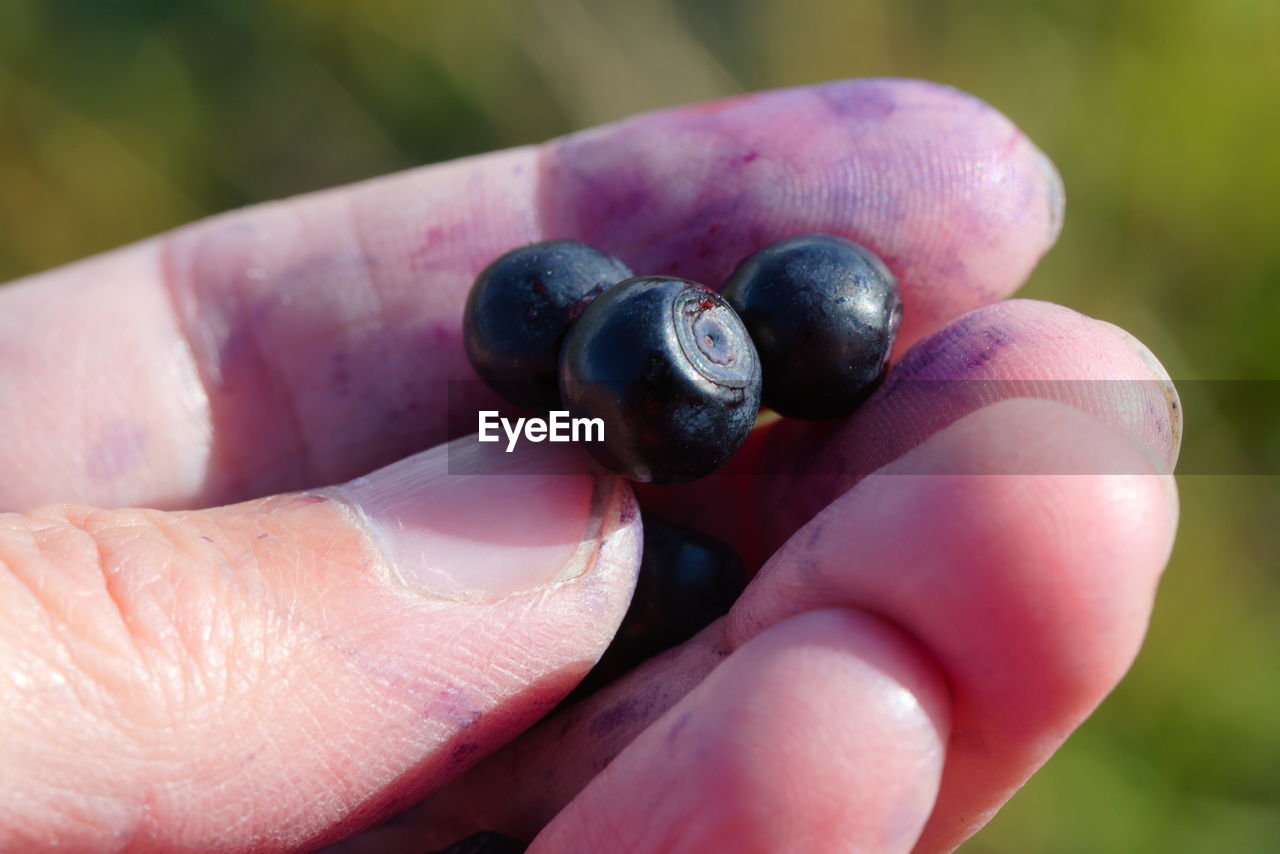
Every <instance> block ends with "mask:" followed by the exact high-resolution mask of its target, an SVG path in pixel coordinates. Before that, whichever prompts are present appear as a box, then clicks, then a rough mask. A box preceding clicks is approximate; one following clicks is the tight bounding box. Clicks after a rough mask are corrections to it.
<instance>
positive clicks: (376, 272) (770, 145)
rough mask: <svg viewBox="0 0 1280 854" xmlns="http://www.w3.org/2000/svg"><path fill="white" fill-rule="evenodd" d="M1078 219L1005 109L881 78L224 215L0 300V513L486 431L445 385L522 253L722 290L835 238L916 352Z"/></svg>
mask: <svg viewBox="0 0 1280 854" xmlns="http://www.w3.org/2000/svg"><path fill="white" fill-rule="evenodd" d="M1061 210H1062V193H1061V188H1060V184H1059V182H1058V179H1057V176H1056V173H1054V171H1053V169H1052V167H1051V166H1049V165H1048V161H1047V160H1046V159H1045V158H1044V156H1043V155H1042V154H1041V153H1040V152H1039V151H1038V150H1037V149H1036V148H1035V147H1034V146H1033V145H1032V144H1031V143H1030V142H1029V141H1028V140H1027V138H1026V137H1025V136H1024V135H1023V134H1022V133H1021V132H1020V131H1018V129H1017V128H1015V127H1014V126H1013V125H1012V124H1011V123H1010V122H1009V121H1008V119H1006V118H1005V117H1004V116H1002V115H1001V114H1000V113H998V112H996V111H995V110H994V109H992V108H991V107H989V106H987V105H986V104H984V103H982V102H981V101H978V100H977V99H974V98H972V97H971V96H968V95H965V94H963V93H960V92H957V91H955V90H952V89H949V88H947V87H942V86H938V85H934V84H929V83H923V82H919V81H908V80H866V81H851V82H839V83H830V84H824V85H820V86H814V87H806V88H800V89H790V90H780V91H775V92H768V93H762V94H754V95H748V96H742V97H738V98H733V99H729V100H726V101H718V102H713V103H709V104H702V105H695V106H689V107H681V108H676V109H673V110H668V111H663V112H658V113H652V114H648V115H644V116H639V117H636V118H633V119H629V120H626V121H623V122H620V123H617V124H613V125H609V126H606V127H603V128H599V129H595V130H591V131H586V132H583V133H580V134H576V135H573V136H569V137H566V138H563V139H560V140H556V141H553V142H550V143H547V144H546V145H543V146H538V147H528V148H520V149H513V150H510V151H505V152H500V153H497V154H493V155H487V156H483V157H478V158H471V159H466V160H461V161H456V162H453V163H447V164H443V165H440V166H435V167H429V168H424V169H419V170H413V171H410V172H407V173H403V174H400V175H395V176H391V177H387V178H382V179H377V180H374V181H370V182H366V183H363V184H358V185H355V186H352V187H347V188H342V189H338V190H332V191H328V192H324V193H320V194H315V195H311V196H305V197H301V198H298V199H293V200H289V201H285V202H277V203H270V204H266V205H261V206H258V207H255V208H251V209H247V210H244V211H238V212H234V213H231V214H227V215H224V216H221V217H217V218H214V219H212V220H208V221H205V222H202V223H199V224H196V225H194V226H190V227H188V228H185V229H181V230H179V231H177V232H174V233H172V234H170V235H166V236H162V237H159V238H156V239H153V240H151V241H147V242H144V243H141V244H137V245H135V246H132V247H129V248H126V249H124V250H120V251H118V252H115V253H111V254H108V255H105V256H102V257H99V258H96V259H91V260H89V261H86V262H82V263H80V264H77V265H73V266H71V267H68V268H64V269H62V270H58V271H54V272H52V273H47V274H43V275H40V276H36V277H33V278H31V279H29V280H26V281H25V282H23V283H20V284H18V285H17V286H16V287H10V288H7V289H5V290H4V291H2V292H0V436H4V437H6V439H5V451H4V453H2V454H0V508H4V509H14V508H24V507H29V506H33V505H35V504H38V503H42V502H46V501H63V500H75V501H81V502H87V503H95V504H101V505H108V506H111V505H123V504H144V505H150V506H159V507H173V506H198V505H207V504H213V503H220V502H226V501H232V500H238V499H242V498H246V497H252V496H256V495H261V494H266V493H269V492H275V491H281V490H287V489H297V488H304V487H307V486H313V485H317V484H321V483H329V482H334V481H337V480H340V479H342V478H346V477H349V476H352V475H355V474H358V473H361V472H364V471H367V470H369V469H371V468H373V467H375V466H378V465H381V464H383V463H386V462H388V461H390V460H393V459H396V458H399V457H401V456H404V455H405V454H408V453H410V452H412V451H415V450H418V449H421V448H423V447H427V446H429V445H433V444H436V443H439V442H441V441H444V440H445V439H447V438H449V437H450V436H452V435H459V434H462V433H467V432H472V431H473V430H474V429H475V425H474V423H473V422H471V421H470V420H465V419H455V423H451V422H450V418H449V407H448V406H447V403H446V401H447V398H448V394H447V384H448V382H449V381H450V380H466V379H474V374H473V372H472V371H471V368H470V366H469V365H468V364H467V361H466V357H465V354H464V352H463V349H462V346H461V318H462V306H463V300H464V299H465V296H466V292H467V289H468V287H469V286H470V283H471V280H472V278H473V277H474V276H475V274H476V273H477V272H478V271H479V270H480V269H481V268H482V267H483V266H484V265H485V264H486V263H488V261H489V260H491V259H492V258H494V257H496V256H497V255H499V254H501V253H502V252H504V251H506V250H508V249H510V248H512V247H514V246H517V245H520V244H523V243H528V242H532V241H536V240H541V239H548V238H559V237H572V238H577V239H581V240H585V241H587V242H590V243H593V244H595V245H598V246H600V247H601V248H603V249H606V250H608V251H611V252H614V253H615V254H617V255H619V257H621V258H622V259H623V260H624V261H625V262H627V263H628V265H630V266H631V267H632V269H634V270H636V271H637V272H638V273H660V274H672V275H678V276H682V277H685V278H691V279H694V280H698V281H703V282H707V283H709V284H713V285H718V284H719V283H720V281H721V280H722V279H723V278H724V276H725V275H727V273H728V272H729V271H730V270H731V269H732V267H733V265H734V264H735V263H736V262H737V260H738V259H740V258H741V257H742V256H743V255H745V254H747V253H748V252H750V251H753V250H754V249H755V248H758V247H759V246H761V245H763V244H764V243H767V242H770V241H772V240H776V239H780V238H782V237H785V236H788V235H792V234H797V233H803V232H814V231H820V232H829V233H833V234H839V235H844V236H847V237H850V238H852V239H854V240H856V241H858V242H860V243H863V244H865V245H867V246H869V247H870V248H871V249H872V250H873V251H875V252H877V253H878V254H879V255H881V257H883V258H884V259H885V261H886V263H887V264H888V265H889V267H890V268H891V269H892V270H893V271H894V273H895V274H896V275H897V276H898V278H899V281H900V283H901V285H902V289H903V296H904V303H905V310H904V322H903V329H902V333H901V338H902V341H901V345H902V346H905V345H907V344H909V343H911V342H912V341H913V340H915V339H917V338H919V337H920V336H922V335H924V334H927V333H928V332H930V331H932V330H934V329H937V328H938V327H939V326H941V325H942V324H944V323H946V322H947V321H948V320H950V319H952V318H954V317H956V316H958V315H960V314H962V313H964V312H965V311H968V310H970V309H972V308H974V307H976V306H978V305H982V304H985V303H988V302H992V301H994V300H997V299H1000V298H1002V297H1004V296H1006V295H1008V294H1009V293H1011V292H1012V291H1013V290H1014V289H1015V288H1016V287H1017V286H1018V285H1019V284H1020V283H1021V282H1022V280H1023V279H1024V278H1025V277H1026V275H1027V274H1028V273H1029V271H1030V270H1031V268H1032V267H1033V266H1034V264H1035V262H1036V260H1037V259H1038V258H1039V257H1040V255H1041V254H1043V252H1044V251H1045V250H1046V249H1048V247H1049V246H1050V245H1051V244H1052V242H1053V240H1054V239H1055V238H1056V235H1057V230H1058V227H1059V224H1060V222H1061ZM476 395H477V396H479V397H481V398H483V395H484V393H483V392H476ZM468 403H475V404H486V403H487V404H494V403H495V401H494V400H493V399H492V398H488V399H477V400H471V401H468ZM465 412H466V413H470V417H471V418H474V412H473V408H471V407H468V408H466V409H465ZM459 414H462V413H459Z"/></svg>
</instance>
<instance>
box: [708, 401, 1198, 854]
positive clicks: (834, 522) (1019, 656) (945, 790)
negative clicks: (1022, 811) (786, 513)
mask: <svg viewBox="0 0 1280 854" xmlns="http://www.w3.org/2000/svg"><path fill="white" fill-rule="evenodd" d="M1011 448H1014V449H1017V450H1016V452H1014V453H1013V454H1011V451H1010V449H1011ZM1064 465H1065V466H1067V468H1066V469H1065V470H1069V471H1076V472H1092V473H1094V474H1087V475H1084V474H1042V473H1041V472H1045V471H1061V470H1064V469H1062V468H1059V467H1060V466H1064ZM1020 471H1022V472H1027V473H1026V474H1021V473H1017V472H1020ZM1163 471H1164V469H1163V466H1162V464H1161V463H1160V462H1159V461H1158V460H1155V459H1153V458H1152V457H1151V455H1150V454H1149V453H1148V452H1147V451H1146V449H1144V448H1142V447H1141V446H1139V445H1137V444H1135V443H1133V442H1132V441H1131V440H1129V439H1128V438H1127V437H1125V436H1124V435H1122V434H1121V433H1120V432H1119V431H1117V430H1115V429H1114V428H1113V427H1110V426H1108V425H1106V424H1103V423H1102V422H1100V421H1099V420H1097V419H1095V418H1093V417H1092V416H1090V415H1086V414H1085V413H1082V412H1080V411H1079V410H1077V409H1074V408H1071V407H1067V406H1064V405H1062V404H1058V403H1050V402H1047V401H1033V400H1010V401H1005V402H1002V403H998V404H994V405H992V406H989V407H987V408H985V409H982V410H979V411H978V412H976V413H974V414H972V415H970V416H967V417H965V418H963V419H961V420H960V421H958V422H956V423H955V424H953V425H951V426H950V427H948V428H946V429H945V430H943V431H942V432H940V433H938V434H936V435H935V436H934V437H933V438H932V439H930V440H928V441H927V442H925V443H924V444H923V445H921V446H919V447H918V448H916V449H915V450H914V451H912V452H911V453H909V454H907V455H906V456H904V457H903V458H902V459H900V460H899V461H897V462H896V463H893V464H891V465H890V466H889V467H888V468H887V469H885V470H884V476H880V477H874V478H871V479H868V480H866V481H864V482H863V483H861V484H859V485H858V486H857V487H855V488H854V489H852V490H851V491H849V492H848V493H846V494H845V495H844V496H843V497H842V498H840V499H839V500H837V501H836V502H835V503H834V504H832V505H831V506H830V507H828V508H827V509H826V510H824V511H823V512H822V513H820V514H819V515H818V516H817V517H815V518H814V519H813V521H812V522H810V523H809V524H808V525H806V526H805V527H804V528H802V529H801V530H800V531H799V532H798V533H797V534H796V535H795V536H794V537H793V538H792V539H791V540H790V541H788V544H787V546H785V547H784V548H783V549H782V551H780V552H779V553H778V554H777V555H776V556H775V557H774V558H773V559H772V560H771V561H770V562H769V564H767V565H766V567H765V568H764V570H762V572H761V575H760V576H759V577H758V578H757V581H756V583H755V584H753V585H752V586H751V587H750V588H748V590H747V592H746V593H745V594H744V596H743V598H742V599H740V600H739V601H738V604H737V605H736V606H735V608H734V610H733V611H732V612H730V615H729V618H728V625H727V628H726V635H727V636H728V639H729V641H730V643H731V644H732V643H734V642H735V640H736V639H738V638H745V637H750V636H752V635H754V634H756V633H758V632H759V631H761V630H762V629H763V628H765V627H767V626H769V625H772V624H773V623H774V622H775V621H777V620H783V619H787V618H788V617H789V616H791V615H793V614H797V613H802V612H804V611H806V610H809V609H811V608H817V607H828V606H831V605H842V606H853V607H861V608H866V609H868V610H870V611H872V612H873V613H877V614H881V615H883V616H885V617H886V618H887V619H889V620H891V621H892V622H893V623H894V624H895V625H898V626H901V627H902V628H903V629H904V630H906V631H907V632H908V633H909V634H911V635H912V636H913V637H915V638H918V639H919V640H920V641H921V642H922V643H923V644H924V646H925V647H926V648H927V649H928V650H929V651H930V652H931V653H932V655H933V656H934V657H935V658H936V660H937V661H938V662H939V664H940V665H941V667H942V669H943V671H944V672H945V673H946V675H947V679H948V684H949V685H950V686H951V694H952V702H953V717H952V720H953V728H952V733H951V740H950V743H949V746H948V754H947V766H946V770H945V773H944V776H943V782H942V788H941V791H940V793H939V796H938V804H937V806H936V808H935V810H934V813H933V815H932V816H931V818H930V820H929V823H928V825H927V826H926V828H925V831H924V833H923V835H922V838H921V842H920V844H919V845H918V846H917V848H916V849H915V850H916V851H917V852H919V854H924V852H934V851H939V852H940V851H951V850H952V849H953V848H955V847H956V846H957V845H959V843H960V842H961V841H963V840H964V839H966V838H968V837H969V836H970V835H971V834H972V833H974V832H975V831H976V830H978V829H979V828H980V827H981V826H982V825H983V824H985V823H986V821H987V820H988V819H989V818H990V817H991V816H992V815H993V814H994V813H995V812H996V810H998V809H999V807H1000V806H1001V805H1002V804H1003V803H1004V802H1005V801H1006V800H1007V799H1008V798H1009V797H1010V796H1011V795H1012V794H1013V793H1014V792H1015V791H1016V790H1017V789H1018V788H1019V787H1021V786H1022V784H1023V783H1025V782H1026V780H1027V779H1028V778H1029V777H1030V776H1031V774H1032V773H1034V772H1035V771H1036V770H1037V769H1038V768H1039V767H1040V766H1041V765H1042V764H1043V763H1044V762H1045V761H1046V760H1047V759H1048V758H1049V756H1050V755H1051V754H1052V753H1053V751H1054V750H1056V749H1057V747H1058V746H1059V745H1060V744H1061V743H1062V741H1063V740H1064V739H1065V738H1066V737H1067V735H1069V734H1070V733H1071V731H1072V730H1073V729H1074V728H1075V727H1076V726H1078V725H1079V724H1080V723H1081V722H1082V721H1083V720H1084V719H1085V717H1087V716H1088V714H1089V713H1090V712H1092V711H1093V709H1094V708H1095V707H1096V706H1097V705H1098V703H1099V702H1101V701H1102V699H1103V698H1104V697H1105V696H1106V695H1107V694H1108V693H1109V692H1110V691H1111V689H1112V688H1113V687H1114V686H1115V684H1116V683H1117V682H1118V681H1119V679H1120V677H1121V676H1122V675H1123V674H1124V672H1125V671H1126V670H1127V669H1128V667H1129V665H1130V664H1131V663H1132V661H1133V658H1134V656H1135V655H1136V654H1137V650H1138V647H1139V645H1140V644H1141V641H1142V637H1143V635H1144V634H1145V632H1146V627H1147V621H1148V618H1149V615H1150V610H1151V604H1152V600H1153V598H1154V595H1155V586H1156V582H1157V580H1158V578H1159V576H1160V573H1161V571H1162V570H1163V569H1164V566H1165V563H1166V562H1167V560H1168V557H1169V551H1170V549H1171V547H1172V543H1173V534H1174V528H1175V525H1176V515H1177V510H1176V506H1177V505H1176V497H1175V491H1174V490H1175V488H1174V485H1173V478H1172V477H1171V476H1169V475H1167V474H1163V473H1162V472H1163ZM993 472H994V473H995V474H992V473H993ZM903 475H911V476H906V477H904V476H903Z"/></svg>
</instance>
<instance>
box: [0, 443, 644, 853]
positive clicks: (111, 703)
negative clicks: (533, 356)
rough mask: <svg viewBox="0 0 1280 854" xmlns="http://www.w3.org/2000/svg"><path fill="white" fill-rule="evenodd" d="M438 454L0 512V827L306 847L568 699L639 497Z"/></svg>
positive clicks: (620, 581)
mask: <svg viewBox="0 0 1280 854" xmlns="http://www.w3.org/2000/svg"><path fill="white" fill-rule="evenodd" d="M470 447H471V448H474V447H475V446H474V445H472V446H470ZM467 452H468V451H462V450H458V449H454V451H453V453H467ZM470 452H471V453H474V451H470ZM450 453H451V452H450V450H449V449H446V448H440V449H437V450H434V451H430V452H427V453H425V454H422V455H419V456H417V457H414V458H411V459H409V460H406V461H403V462H401V463H397V464H396V465H394V466H392V467H390V468H387V469H383V470H381V471H378V472H375V473H374V474H372V475H369V476H368V477H365V478H361V479H359V480H357V481H353V482H351V483H348V484H346V485H344V486H343V487H339V488H333V489H327V490H321V491H319V492H310V493H295V494H291V495H283V496H278V497H275V498H268V499H262V500H258V501H254V502H251V503H248V504H241V505H234V506H230V507H223V508H217V509H213V510H206V511H198V512H185V513H173V514H164V513H159V512H156V511H136V510H124V511H104V510H92V509H89V508H85V507H78V506H53V507H47V508H44V509H41V510H37V511H35V512H33V513H31V514H30V515H27V516H20V515H16V514H9V515H5V516H2V517H0V587H2V588H3V589H2V590H0V716H2V720H3V725H2V726H0V756H4V757H5V761H4V762H3V763H0V791H4V792H5V797H4V798H3V799H0V849H2V850H6V851H10V850H12V851H18V850H21V851H32V852H35V851H44V850H53V849H55V848H56V849H57V850H70V851H85V852H94V851H106V850H119V847H120V846H121V845H122V844H124V845H126V846H129V847H132V846H137V847H138V848H139V850H141V849H143V848H145V849H146V850H163V851H212V850H218V851H255V852H267V851H283V850H296V849H299V848H306V847H308V846H312V847H313V846H315V845H318V844H321V843H324V842H327V841H332V840H334V839H337V838H341V837H342V836H345V835H347V834H349V833H351V832H353V831H355V830H358V829H360V828H361V827H364V826H366V825H368V824H369V823H370V822H373V821H375V820H377V819H379V818H381V817H385V815H386V814H387V813H388V812H389V811H393V810H394V809H395V808H396V807H397V805H401V804H404V803H407V802H412V801H413V800H416V799H418V798H420V797H421V796H422V795H423V794H425V793H426V792H428V791H430V790H431V789H433V788H434V787H437V786H439V785H440V784H441V783H442V782H444V781H446V780H448V779H450V778H452V777H453V776H456V775H457V774H458V773H460V772H461V771H462V770H464V769H465V768H466V767H468V766H469V765H470V764H471V763H473V762H474V761H476V760H477V759H478V758H480V757H482V756H484V755H485V754H486V753H487V752H489V751H491V750H492V749H493V748H494V747H496V746H497V745H499V744H502V743H504V742H505V741H507V740H509V739H510V738H511V737H512V736H513V735H514V734H516V733H517V732H519V731H521V730H523V729H524V728H526V727H527V726H528V725H529V724H531V723H532V722H533V721H534V720H536V719H537V718H538V717H539V716H540V715H543V714H545V712H546V711H547V710H548V709H550V708H551V707H552V706H554V705H555V704H556V703H557V702H559V700H560V699H561V698H562V697H563V696H564V695H565V694H566V693H567V692H568V691H569V689H570V688H571V687H572V686H573V685H574V684H575V683H576V682H577V681H578V680H579V679H580V678H581V677H582V675H583V674H584V673H585V672H586V670H587V669H588V668H589V667H590V666H591V664H592V663H594V661H595V660H596V658H598V657H599V654H600V652H601V650H602V649H603V648H604V646H605V645H606V644H607V642H608V640H609V638H610V637H611V636H612V634H613V632H614V631H615V629H616V627H617V624H618V622H619V621H620V619H621V616H622V613H623V611H624V610H625V607H626V603H627V600H628V598H629V595H630V591H631V586H632V585H633V584H634V577H635V571H636V567H637V564H638V559H639V531H638V518H639V517H638V514H637V512H636V508H635V505H634V500H633V499H632V497H631V495H630V492H629V490H628V488H627V486H626V484H625V483H624V482H623V481H621V480H619V479H616V478H604V477H593V476H590V475H587V474H583V475H580V476H569V475H564V474H555V475H547V474H541V473H539V472H541V471H544V470H547V469H550V470H554V471H561V472H562V471H564V470H565V467H566V466H567V465H568V464H569V463H570V461H569V460H567V459H560V460H553V459H551V456H553V452H549V451H540V452H539V453H537V454H520V453H517V454H513V455H506V454H503V453H501V452H499V453H496V454H493V455H491V456H489V457H485V458H481V459H472V460H470V461H469V464H468V470H469V471H471V472H473V474H472V475H471V476H469V477H465V478H462V477H451V476H449V475H448V474H447V468H448V465H449V463H450ZM560 453H562V454H563V453H568V452H560ZM582 469H583V471H584V472H585V471H586V467H585V465H583V466H582ZM495 518H496V519H501V522H502V524H500V525H497V524H494V523H493V522H492V521H491V520H493V519H495ZM122 840H123V842H122ZM308 850H309V848H308Z"/></svg>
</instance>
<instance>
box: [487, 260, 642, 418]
mask: <svg viewBox="0 0 1280 854" xmlns="http://www.w3.org/2000/svg"><path fill="white" fill-rule="evenodd" d="M631 275H632V273H631V270H630V269H628V268H627V265H625V264H623V263H622V262H621V261H619V260H618V259H617V258H614V257H613V256H612V255H610V254H608V253H607V252H601V251H600V250H599V249H595V248H593V247H591V246H588V245H586V244H585V243H578V242H577V241H574V240H552V241H548V242H546V243H533V244H530V245H529V246H522V247H520V248H519V249H513V250H512V251H510V252H508V253H507V254H505V255H503V256H502V257H500V258H498V259H497V260H495V261H494V262H493V263H492V264H490V265H489V266H488V267H486V268H485V269H484V271H483V272H481V273H480V275H479V276H478V277H477V278H476V282H475V285H474V286H472V288H471V295H470V297H468V299H467V307H466V312H465V314H464V315H463V321H462V324H463V325H462V328H463V341H464V344H465V346H466V350H467V357H468V358H469V359H470V360H471V365H472V367H474V368H475V369H476V373H477V374H479V375H480V378H481V379H483V380H484V381H485V382H486V383H487V384H488V385H489V387H490V388H492V389H493V390H494V391H495V392H497V393H498V394H499V395H501V396H502V397H504V398H505V399H507V400H508V401H510V402H511V403H514V404H516V405H517V406H523V407H525V408H527V409H532V410H534V411H537V412H546V411H547V410H550V409H558V408H559V404H560V400H559V391H558V387H557V379H556V369H557V364H558V360H559V356H560V346H561V344H562V343H563V341H564V336H565V333H566V332H568V331H569V327H570V325H572V323H573V321H574V320H575V319H576V318H577V317H578V315H579V314H581V313H582V310H583V309H584V308H586V306H587V305H588V304H589V303H590V302H591V301H592V300H593V299H595V298H596V296H598V295H599V294H600V293H601V292H603V291H604V290H605V289H606V288H609V287H611V286H613V285H615V284H617V283H618V282H621V281H622V280H623V279H629V278H631Z"/></svg>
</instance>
